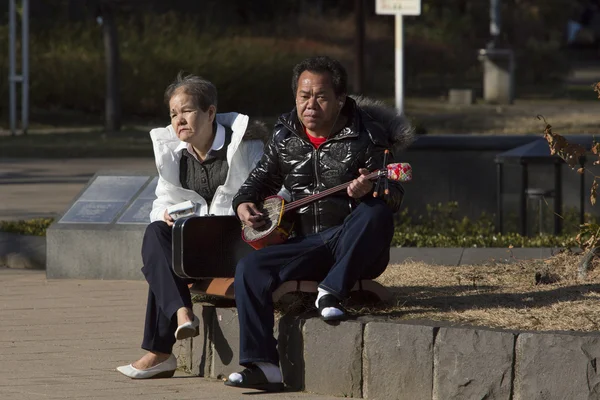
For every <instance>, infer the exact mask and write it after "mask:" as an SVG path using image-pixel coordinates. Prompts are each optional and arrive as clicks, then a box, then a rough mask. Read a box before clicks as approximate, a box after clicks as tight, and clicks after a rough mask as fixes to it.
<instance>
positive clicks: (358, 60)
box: [352, 0, 365, 94]
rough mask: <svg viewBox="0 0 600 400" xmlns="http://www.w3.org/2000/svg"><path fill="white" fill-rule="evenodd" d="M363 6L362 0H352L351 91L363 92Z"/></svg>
mask: <svg viewBox="0 0 600 400" xmlns="http://www.w3.org/2000/svg"><path fill="white" fill-rule="evenodd" d="M364 12H365V7H364V0H354V25H355V29H356V30H355V34H354V82H353V84H352V91H353V92H354V93H355V94H364V91H365V88H364V81H365V79H364V76H365V73H364V70H365V15H364Z"/></svg>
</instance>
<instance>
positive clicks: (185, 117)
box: [169, 89, 216, 142]
mask: <svg viewBox="0 0 600 400" xmlns="http://www.w3.org/2000/svg"><path fill="white" fill-rule="evenodd" d="M169 112H170V114H171V125H173V129H174V130H175V132H176V133H177V137H178V138H179V140H181V141H183V142H190V141H193V140H194V139H200V138H201V137H204V136H206V137H205V138H206V139H208V137H212V134H213V129H212V124H213V121H214V119H215V113H216V107H215V106H214V105H211V106H210V107H208V110H206V111H202V109H200V107H199V106H198V105H197V104H196V101H195V100H194V98H193V97H192V96H190V95H189V94H187V93H185V91H184V90H183V89H178V90H177V91H176V92H175V93H174V94H173V96H172V97H171V100H169Z"/></svg>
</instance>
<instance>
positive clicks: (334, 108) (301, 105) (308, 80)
mask: <svg viewBox="0 0 600 400" xmlns="http://www.w3.org/2000/svg"><path fill="white" fill-rule="evenodd" d="M341 100H342V99H339V98H337V97H336V95H335V92H334V90H333V84H332V82H331V76H330V74H329V73H327V72H326V73H315V72H310V71H304V72H302V74H300V77H299V78H298V89H297V91H296V108H297V111H298V118H299V119H300V121H301V122H302V123H303V124H304V126H305V127H306V128H307V129H308V130H309V131H312V132H316V133H319V134H322V135H328V134H329V133H330V132H329V131H330V130H331V129H332V128H333V124H334V122H335V119H336V117H337V116H338V114H339V110H340V108H341V106H340V104H339V103H340V101H341Z"/></svg>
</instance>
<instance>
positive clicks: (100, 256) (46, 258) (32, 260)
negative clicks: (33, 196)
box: [0, 227, 557, 280]
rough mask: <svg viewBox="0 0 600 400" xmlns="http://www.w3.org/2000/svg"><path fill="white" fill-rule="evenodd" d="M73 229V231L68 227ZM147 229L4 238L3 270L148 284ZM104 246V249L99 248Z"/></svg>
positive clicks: (503, 253) (420, 255) (448, 256)
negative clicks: (144, 244)
mask: <svg viewBox="0 0 600 400" xmlns="http://www.w3.org/2000/svg"><path fill="white" fill-rule="evenodd" d="M67 228H72V227H67ZM143 230H144V227H133V228H132V227H126V228H123V227H120V229H97V230H90V229H66V228H65V229H57V228H56V227H52V228H51V229H49V230H48V232H47V236H46V237H42V236H27V235H17V234H12V233H7V232H0V266H7V267H9V268H41V269H44V268H46V270H47V274H48V277H49V278H77V279H135V280H140V279H143V276H142V274H141V273H140V268H141V265H142V260H141V256H140V249H141V241H142V236H143ZM99 243H101V245H99ZM556 252H557V249H552V248H513V249H506V248H492V247H489V248H488V247H486V248H461V247H459V248H446V247H392V248H391V251H390V263H391V264H396V263H402V262H405V261H409V260H412V261H422V262H425V263H428V264H435V265H450V266H458V265H467V264H485V263H487V262H490V261H499V262H506V263H510V262H514V261H519V260H528V259H543V258H548V257H550V256H552V255H553V254H555V253H556Z"/></svg>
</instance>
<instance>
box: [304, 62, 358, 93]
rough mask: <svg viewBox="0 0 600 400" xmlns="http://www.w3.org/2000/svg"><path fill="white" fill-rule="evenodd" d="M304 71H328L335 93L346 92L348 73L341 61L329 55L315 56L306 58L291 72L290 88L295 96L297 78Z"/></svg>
mask: <svg viewBox="0 0 600 400" xmlns="http://www.w3.org/2000/svg"><path fill="white" fill-rule="evenodd" d="M304 71H310V72H314V73H317V74H322V73H329V75H330V76H331V84H332V85H333V91H334V93H335V95H336V96H341V95H343V94H346V93H348V73H347V72H346V69H345V68H344V66H343V65H342V63H340V62H339V61H338V60H335V59H333V58H331V57H327V56H317V57H311V58H307V59H306V60H304V61H301V62H300V63H298V64H296V66H295V67H294V71H293V73H292V90H293V91H294V96H296V93H297V91H298V79H300V75H302V73H303V72H304Z"/></svg>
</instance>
